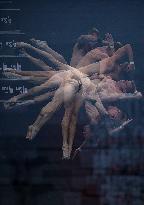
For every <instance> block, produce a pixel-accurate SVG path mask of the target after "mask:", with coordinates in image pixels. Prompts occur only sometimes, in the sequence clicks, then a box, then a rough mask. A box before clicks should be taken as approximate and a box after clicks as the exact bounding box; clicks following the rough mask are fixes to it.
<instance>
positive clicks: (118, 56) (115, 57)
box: [111, 44, 134, 68]
mask: <svg viewBox="0 0 144 205" xmlns="http://www.w3.org/2000/svg"><path fill="white" fill-rule="evenodd" d="M125 55H127V56H128V59H129V62H130V66H131V68H134V59H133V51H132V47H131V45H130V44H126V45H125V46H123V47H121V48H119V49H118V50H117V51H116V52H115V53H114V55H113V56H112V57H111V58H112V59H113V60H114V61H119V60H120V59H121V58H122V57H123V56H125ZM131 63H132V64H131Z"/></svg>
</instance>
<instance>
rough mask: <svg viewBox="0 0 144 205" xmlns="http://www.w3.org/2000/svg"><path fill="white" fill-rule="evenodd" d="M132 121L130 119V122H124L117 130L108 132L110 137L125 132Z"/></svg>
mask: <svg viewBox="0 0 144 205" xmlns="http://www.w3.org/2000/svg"><path fill="white" fill-rule="evenodd" d="M131 121H132V119H128V120H126V121H124V122H123V123H122V125H120V126H119V127H117V128H115V129H112V130H110V131H108V133H109V134H110V135H113V134H116V133H118V132H120V131H121V130H123V129H124V128H125V127H126V126H127V125H128V124H129V123H130V122H131Z"/></svg>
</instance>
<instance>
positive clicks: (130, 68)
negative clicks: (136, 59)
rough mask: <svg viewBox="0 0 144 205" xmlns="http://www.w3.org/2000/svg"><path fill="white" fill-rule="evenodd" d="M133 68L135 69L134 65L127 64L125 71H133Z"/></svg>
mask: <svg viewBox="0 0 144 205" xmlns="http://www.w3.org/2000/svg"><path fill="white" fill-rule="evenodd" d="M133 70H135V65H134V64H128V66H127V71H128V72H129V71H133Z"/></svg>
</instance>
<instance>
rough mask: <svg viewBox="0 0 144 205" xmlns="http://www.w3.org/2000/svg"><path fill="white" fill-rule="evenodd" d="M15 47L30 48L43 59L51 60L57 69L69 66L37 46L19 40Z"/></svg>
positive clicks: (65, 68)
mask: <svg viewBox="0 0 144 205" xmlns="http://www.w3.org/2000/svg"><path fill="white" fill-rule="evenodd" d="M17 47H18V48H26V49H31V50H32V51H34V52H36V53H37V54H39V55H40V56H43V57H45V59H47V60H48V61H51V62H52V63H53V64H54V65H55V66H58V69H59V70H68V69H69V67H70V66H69V65H66V64H63V63H61V62H59V61H58V60H56V59H55V57H53V56H52V55H51V54H50V53H47V52H45V51H42V50H40V49H38V48H35V47H33V46H32V45H30V44H27V43H23V42H20V43H17Z"/></svg>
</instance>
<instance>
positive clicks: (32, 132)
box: [26, 81, 78, 139]
mask: <svg viewBox="0 0 144 205" xmlns="http://www.w3.org/2000/svg"><path fill="white" fill-rule="evenodd" d="M77 91H78V83H77V82H75V83H74V81H73V83H72V84H71V83H66V84H65V85H64V87H60V88H59V89H58V90H57V91H56V93H55V95H54V97H53V100H52V101H51V102H49V103H48V104H47V105H46V106H45V107H44V108H43V109H42V110H41V112H40V114H39V116H38V118H37V119H36V121H35V122H34V124H33V125H31V126H29V129H28V133H27V137H26V138H28V139H32V138H33V137H35V136H36V134H37V133H38V132H39V130H40V129H41V127H42V126H43V125H44V124H45V123H46V121H48V120H49V119H50V118H51V117H52V115H53V114H54V113H55V112H56V111H57V110H58V109H59V108H60V107H61V105H62V104H63V103H70V102H72V100H73V99H74V97H75V94H76V92H77Z"/></svg>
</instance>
